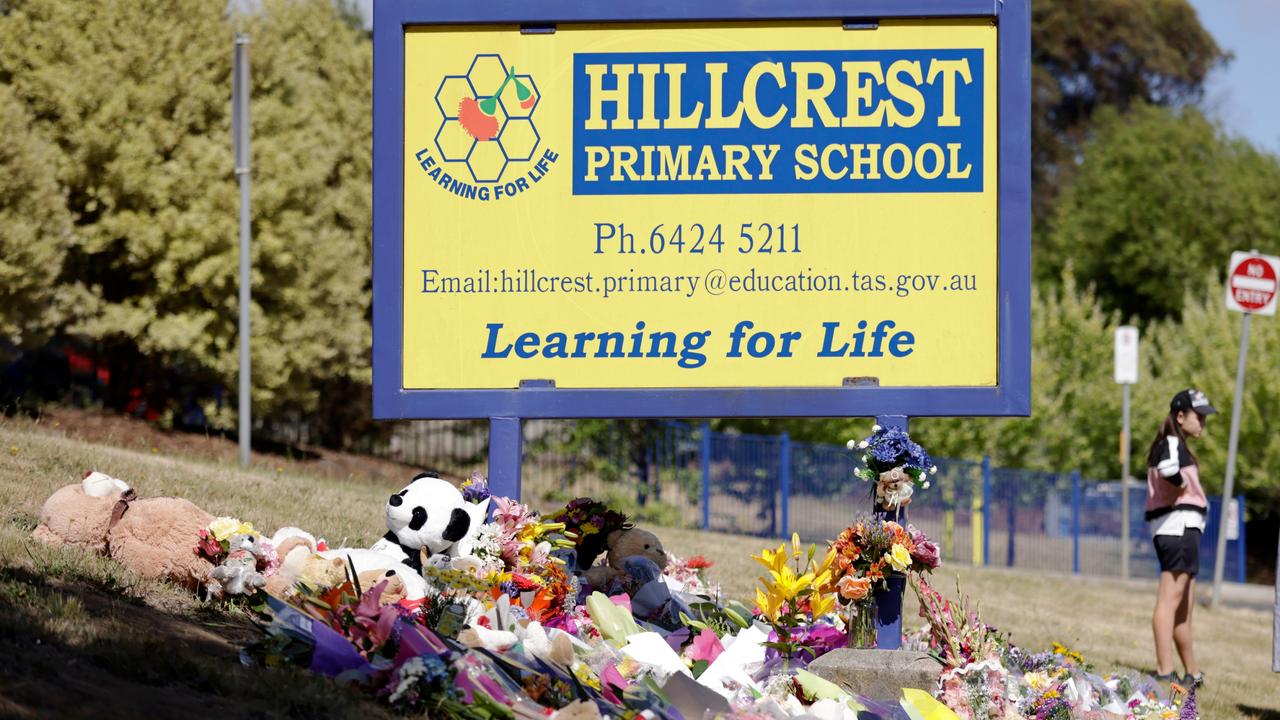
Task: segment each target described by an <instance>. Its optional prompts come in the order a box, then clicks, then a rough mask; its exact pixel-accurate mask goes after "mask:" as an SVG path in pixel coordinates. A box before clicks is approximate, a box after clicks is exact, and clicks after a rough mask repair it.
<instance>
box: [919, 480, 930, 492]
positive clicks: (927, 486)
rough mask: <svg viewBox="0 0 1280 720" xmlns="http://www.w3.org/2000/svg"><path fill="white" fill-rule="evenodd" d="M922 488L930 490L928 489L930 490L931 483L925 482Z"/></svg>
mask: <svg viewBox="0 0 1280 720" xmlns="http://www.w3.org/2000/svg"><path fill="white" fill-rule="evenodd" d="M920 487H921V488H923V489H925V490H928V489H929V481H928V480H925V481H924V484H923V485H921V486H920Z"/></svg>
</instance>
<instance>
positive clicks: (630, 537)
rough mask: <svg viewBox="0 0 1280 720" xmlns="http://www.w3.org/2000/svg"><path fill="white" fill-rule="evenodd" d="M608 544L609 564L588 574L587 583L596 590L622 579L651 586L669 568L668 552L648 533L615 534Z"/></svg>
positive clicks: (619, 531)
mask: <svg viewBox="0 0 1280 720" xmlns="http://www.w3.org/2000/svg"><path fill="white" fill-rule="evenodd" d="M605 544H606V545H607V547H608V554H607V555H606V559H607V564H604V565H596V566H594V567H591V568H589V569H588V570H587V571H586V580H587V582H588V583H590V584H591V585H592V586H593V587H597V588H599V587H604V586H606V585H608V584H609V583H611V582H612V581H614V580H617V579H620V578H623V577H633V578H635V579H636V580H637V581H639V582H641V583H644V582H649V581H651V580H653V579H654V578H656V577H657V576H659V575H661V574H662V568H663V567H665V566H666V564H667V551H666V550H664V549H663V548H662V541H661V540H659V539H658V536H657V535H654V534H653V533H651V532H649V531H648V530H641V529H640V528H629V529H626V530H614V531H613V532H611V533H609V535H608V537H607V538H606V540H605Z"/></svg>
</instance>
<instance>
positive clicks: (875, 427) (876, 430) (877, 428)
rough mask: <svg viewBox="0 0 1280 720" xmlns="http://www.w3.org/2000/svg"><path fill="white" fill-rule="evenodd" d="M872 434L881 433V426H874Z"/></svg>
mask: <svg viewBox="0 0 1280 720" xmlns="http://www.w3.org/2000/svg"><path fill="white" fill-rule="evenodd" d="M871 432H873V433H876V432H880V426H879V425H872V426H871Z"/></svg>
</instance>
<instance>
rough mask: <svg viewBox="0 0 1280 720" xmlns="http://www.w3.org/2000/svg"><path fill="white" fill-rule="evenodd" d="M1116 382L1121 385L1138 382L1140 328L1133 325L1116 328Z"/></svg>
mask: <svg viewBox="0 0 1280 720" xmlns="http://www.w3.org/2000/svg"><path fill="white" fill-rule="evenodd" d="M1116 382H1117V383H1118V384H1120V385H1133V384H1135V383H1137V382H1138V328H1136V327H1133V326H1132V325H1122V326H1120V327H1118V328H1116Z"/></svg>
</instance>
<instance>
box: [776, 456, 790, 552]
mask: <svg viewBox="0 0 1280 720" xmlns="http://www.w3.org/2000/svg"><path fill="white" fill-rule="evenodd" d="M778 491H779V494H780V495H782V497H781V498H780V501H781V503H782V533H781V535H782V537H784V538H785V537H790V536H791V517H790V511H791V434H790V433H786V432H784V433H782V443H781V444H780V445H779V447H778Z"/></svg>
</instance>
